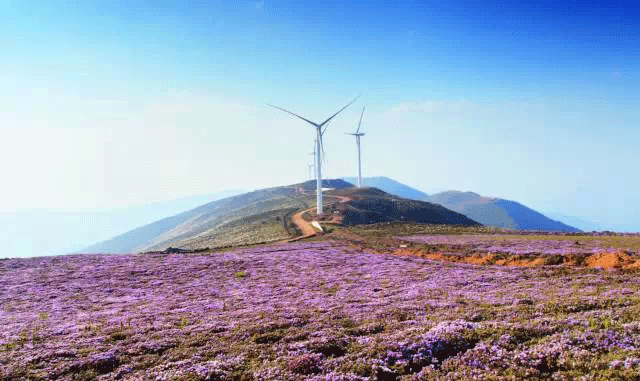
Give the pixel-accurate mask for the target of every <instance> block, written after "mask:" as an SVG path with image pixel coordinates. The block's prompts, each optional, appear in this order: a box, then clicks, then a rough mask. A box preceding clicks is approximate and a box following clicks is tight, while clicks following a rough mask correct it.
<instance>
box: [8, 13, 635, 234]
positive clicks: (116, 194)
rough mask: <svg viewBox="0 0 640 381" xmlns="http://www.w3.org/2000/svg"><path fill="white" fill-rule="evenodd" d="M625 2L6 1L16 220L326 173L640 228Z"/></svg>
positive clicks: (630, 25) (630, 24) (631, 39)
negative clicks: (24, 213) (314, 123)
mask: <svg viewBox="0 0 640 381" xmlns="http://www.w3.org/2000/svg"><path fill="white" fill-rule="evenodd" d="M639 16H640V13H639V12H638V8H630V7H629V6H628V5H626V4H625V3H618V4H616V3H610V2H608V3H605V2H602V3H595V2H593V3H589V2H587V3H585V2H580V3H575V2H562V3H561V4H560V5H558V3H557V2H548V3H540V2H538V3H535V4H533V3H532V4H524V3H517V4H516V3H510V2H498V3H495V2H450V1H446V2H445V1H438V2H434V3H433V4H430V5H424V4H421V3H420V2H417V1H402V2H394V3H391V4H379V3H377V2H358V3H357V4H354V3H351V4H332V5H327V4H312V5H304V6H302V5H300V4H298V3H296V2H290V1H258V2H252V1H247V2H237V3H234V4H227V3H214V4H204V3H201V2H186V3H184V4H182V3H180V4H179V3H176V2H168V1H161V2H156V3H155V4H149V3H141V2H133V3H128V2H115V3H114V2H109V1H95V2H85V1H61V2H56V3H55V4H51V3H44V4H37V5H36V4H31V3H21V2H15V1H11V0H10V1H4V2H2V3H0V48H1V49H2V51H3V52H4V53H5V54H3V56H2V63H3V66H4V67H5V68H6V69H5V70H3V71H2V72H0V160H1V161H2V163H3V184H4V186H3V187H2V188H1V190H0V212H2V213H5V214H6V213H15V212H16V211H19V210H25V209H48V210H51V209H55V210H95V209H114V208H118V207H123V206H128V205H140V204H147V203H151V202H157V201H162V200H170V199H175V198H180V197H187V196H190V195H194V194H210V193H213V192H219V191H222V190H228V189H247V190H252V189H257V188H262V187H267V186H277V185H283V184H291V183H296V182H300V181H302V180H304V179H307V177H308V167H307V165H308V164H311V160H312V158H311V156H310V155H309V154H308V153H309V152H311V150H312V148H313V138H314V131H313V129H312V128H311V127H310V126H308V125H306V124H304V123H302V122H301V121H299V120H296V119H294V118H291V117H289V116H288V115H286V114H284V113H281V112H278V111H277V110H273V109H271V108H269V107H267V106H266V105H265V104H266V103H272V104H276V105H279V106H281V107H284V108H287V109H290V110H293V111H294V112H297V113H300V114H301V115H303V116H305V117H307V118H309V119H311V120H320V119H323V118H326V117H327V116H329V115H330V114H331V113H332V112H334V111H335V110H336V109H337V108H339V107H340V106H341V105H343V104H345V103H346V102H348V101H349V100H350V99H352V98H353V97H354V96H355V95H357V94H358V93H362V94H363V96H362V97H361V98H360V99H359V100H358V102H357V103H356V104H354V106H352V107H350V108H348V109H347V110H345V111H344V112H343V113H342V114H340V115H339V116H338V117H337V118H336V119H335V121H333V122H332V123H331V125H330V126H329V129H328V130H327V134H326V135H325V149H326V152H327V162H326V165H325V172H324V173H325V176H327V177H342V176H354V175H355V173H356V156H355V155H356V152H355V144H353V141H352V139H350V136H346V135H344V133H345V132H353V130H355V126H356V124H357V121H358V117H359V111H360V107H361V106H362V105H366V108H367V111H366V113H365V116H364V120H363V127H362V130H363V131H364V132H366V133H367V135H366V136H365V137H364V138H363V141H362V155H363V176H388V177H390V178H393V179H396V180H398V181H400V182H402V183H405V184H407V185H410V186H412V187H415V188H417V189H420V190H422V191H424V192H426V193H429V194H432V193H435V192H439V191H444V190H450V189H455V190H461V191H467V190H471V191H474V192H477V193H479V194H482V195H485V196H495V197H501V198H505V199H510V200H515V201H518V202H520V203H522V204H524V205H526V206H528V207H531V208H533V209H535V210H538V211H541V212H543V213H556V214H564V215H568V216H576V217H580V218H582V219H585V220H589V221H592V222H594V223H598V224H599V225H602V226H608V227H611V228H612V229H616V230H626V231H640V211H638V209H637V208H634V206H635V205H638V204H640V192H638V191H637V184H639V183H640V173H639V172H638V171H637V170H636V169H637V168H639V167H640V155H638V148H637V147H638V143H640V129H638V125H639V122H640V113H639V111H638V107H637V100H638V99H639V97H638V96H639V95H640V94H639V93H640V86H638V78H639V76H640V71H639V70H638V69H639V59H638V58H639V57H638V51H639V47H640V44H639V38H638V21H639V19H640V17H639Z"/></svg>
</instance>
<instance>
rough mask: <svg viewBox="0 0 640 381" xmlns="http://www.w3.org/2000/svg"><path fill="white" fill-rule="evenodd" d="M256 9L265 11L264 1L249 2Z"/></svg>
mask: <svg viewBox="0 0 640 381" xmlns="http://www.w3.org/2000/svg"><path fill="white" fill-rule="evenodd" d="M249 3H250V4H251V5H252V6H254V7H255V8H256V9H264V0H260V1H251V2H249Z"/></svg>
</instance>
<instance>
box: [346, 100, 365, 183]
mask: <svg viewBox="0 0 640 381" xmlns="http://www.w3.org/2000/svg"><path fill="white" fill-rule="evenodd" d="M362 115H364V107H362V113H361V114H360V121H359V122H358V129H357V130H356V132H355V133H353V134H352V133H347V135H353V136H355V137H356V144H357V145H358V188H361V187H362V164H361V162H360V137H361V136H364V132H359V131H360V125H361V124H362Z"/></svg>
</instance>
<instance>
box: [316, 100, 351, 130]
mask: <svg viewBox="0 0 640 381" xmlns="http://www.w3.org/2000/svg"><path fill="white" fill-rule="evenodd" d="M358 98H360V95H358V96H357V97H356V98H355V99H354V100H352V101H351V102H349V103H347V105H346V106H344V107H343V108H341V109H340V110H338V112H336V113H335V114H333V115H331V116H330V117H329V119H327V120H325V121H324V122H322V123H320V126H324V125H325V123H327V122H328V121H330V120H331V119H333V118H334V117H335V116H336V115H338V114H340V113H341V112H342V110H344V109H345V108H347V107H349V106H351V104H352V103H353V102H355V101H356V100H357V99H358Z"/></svg>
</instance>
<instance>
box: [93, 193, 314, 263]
mask: <svg viewBox="0 0 640 381" xmlns="http://www.w3.org/2000/svg"><path fill="white" fill-rule="evenodd" d="M311 201H312V200H311V197H309V196H304V195H300V194H297V193H296V191H295V189H294V188H292V187H278V188H269V189H262V190H258V191H255V192H250V193H245V194H242V195H239V196H235V197H229V198H225V199H223V200H219V201H215V202H212V203H209V204H205V205H202V206H200V207H197V208H195V209H192V210H189V211H186V212H184V213H181V214H178V215H175V216H171V217H168V218H164V219H162V220H159V221H156V222H154V223H151V224H149V225H145V226H142V227H140V228H137V229H134V230H132V231H129V232H127V233H124V234H122V235H120V236H117V237H115V238H112V239H110V240H108V241H105V242H103V243H101V244H99V245H96V246H94V247H92V248H90V249H89V250H87V252H102V253H125V252H134V251H141V250H158V249H165V248H167V247H169V246H174V247H184V248H195V247H207V246H209V247H213V246H225V245H229V244H232V243H234V244H246V243H255V242H263V241H268V240H272V239H276V238H279V237H282V238H284V237H286V236H287V232H286V231H285V228H284V225H283V223H282V217H283V216H284V215H286V214H287V213H289V212H290V211H291V210H292V208H295V209H297V208H302V207H307V206H308V205H309V203H310V202H311ZM256 232H257V234H256ZM249 241H250V242H249Z"/></svg>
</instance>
